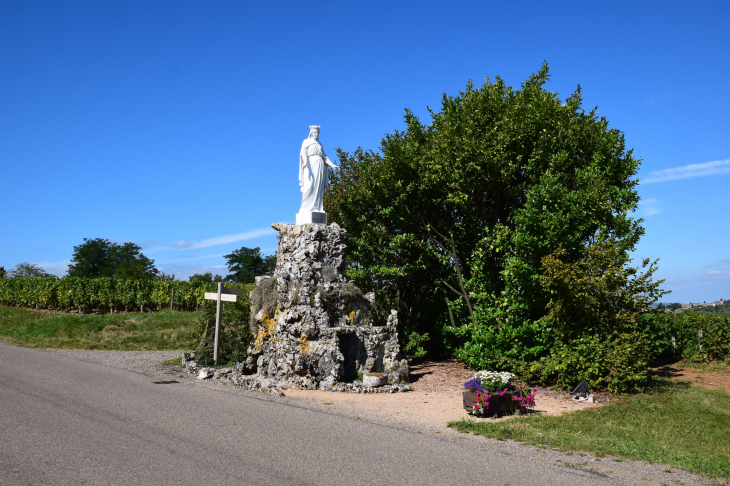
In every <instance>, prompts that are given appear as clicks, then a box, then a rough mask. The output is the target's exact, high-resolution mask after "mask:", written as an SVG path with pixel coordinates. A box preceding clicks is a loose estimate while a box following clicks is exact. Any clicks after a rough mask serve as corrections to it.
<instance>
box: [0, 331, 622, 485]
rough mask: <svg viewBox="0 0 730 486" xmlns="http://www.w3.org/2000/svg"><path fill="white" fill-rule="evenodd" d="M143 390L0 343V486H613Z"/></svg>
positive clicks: (206, 397) (108, 370)
mask: <svg viewBox="0 0 730 486" xmlns="http://www.w3.org/2000/svg"><path fill="white" fill-rule="evenodd" d="M169 379H171V378H168V380H169ZM154 381H161V380H160V378H159V377H151V376H146V375H144V374H140V373H135V372H132V371H126V370H121V369H117V368H112V367H108V366H103V365H99V364H95V363H90V362H86V361H81V360H77V359H73V358H69V357H66V356H63V355H60V354H58V353H53V352H49V351H43V350H35V349H25V348H17V347H13V346H8V345H5V344H0V485H13V486H18V485H26V484H33V485H36V484H62V485H69V484H102V485H112V484H125V485H126V484H144V485H167V484H191V485H192V484H194V485H214V484H236V485H248V484H252V485H274V484H275V485H277V486H281V485H300V484H302V485H305V484H306V485H309V484H312V485H318V486H323V485H329V484H338V485H339V484H347V485H350V484H418V485H431V484H469V485H471V484H490V485H502V484H510V485H524V484H528V485H552V484H561V485H562V484H566V485H567V484H571V485H573V484H576V483H582V484H591V485H603V484H617V483H616V479H611V478H608V477H606V476H603V475H600V474H595V473H591V472H589V471H583V470H577V469H573V468H569V467H564V466H556V465H551V464H546V463H545V462H543V461H532V460H530V459H529V457H524V456H515V455H510V454H507V453H504V452H492V451H486V450H481V449H478V448H475V447H473V446H469V445H463V444H459V443H457V442H454V441H449V440H443V439H439V438H436V437H432V436H428V435H424V434H417V433H413V432H409V431H404V430H399V429H395V428H389V427H384V426H381V425H376V424H371V423H367V422H363V421H360V420H353V419H349V418H343V417H339V416H334V415H329V414H326V413H322V412H317V411H314V410H308V409H303V408H298V407H294V406H291V405H286V404H282V403H277V402H276V401H272V400H268V399H262V398H261V397H257V394H255V393H250V394H240V393H225V392H221V391H217V390H215V389H214V387H205V386H195V385H190V384H155V383H154Z"/></svg>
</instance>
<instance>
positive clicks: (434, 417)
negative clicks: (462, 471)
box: [285, 360, 610, 430]
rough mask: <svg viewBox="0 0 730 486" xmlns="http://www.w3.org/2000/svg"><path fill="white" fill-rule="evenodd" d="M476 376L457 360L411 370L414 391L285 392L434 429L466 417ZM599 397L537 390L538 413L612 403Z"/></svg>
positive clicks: (345, 410)
mask: <svg viewBox="0 0 730 486" xmlns="http://www.w3.org/2000/svg"><path fill="white" fill-rule="evenodd" d="M473 377H474V371H472V370H468V369H466V368H465V367H464V365H462V364H461V363H458V362H457V361H454V360H449V361H438V362H434V361H427V362H424V363H421V364H418V365H415V366H412V367H411V385H412V387H413V391H412V392H406V393H392V394H390V393H388V394H369V395H360V394H350V393H332V392H329V391H319V390H317V391H313V390H286V391H285V393H286V395H287V396H288V397H293V398H299V399H308V400H311V401H313V402H319V403H320V404H323V405H325V406H327V407H328V408H329V409H331V411H332V412H334V413H337V414H341V415H347V416H358V417H362V418H363V419H365V418H370V419H377V418H383V419H385V418H389V419H391V420H393V419H395V420H396V421H399V422H410V423H411V424H414V425H416V424H417V425H418V426H420V427H422V428H424V429H426V430H434V429H439V428H442V427H444V426H446V424H447V423H448V422H450V421H452V420H459V419H461V418H464V417H467V413H466V411H465V410H464V408H463V405H462V391H463V387H462V385H463V383H464V382H465V381H467V380H469V379H471V378H473ZM596 398H597V399H598V403H594V404H590V403H585V402H573V401H572V400H571V399H570V397H569V396H567V395H566V394H559V393H556V392H555V391H552V390H548V389H538V390H537V393H536V396H535V402H536V406H535V411H536V412H538V413H544V414H548V415H560V414H562V413H565V412H572V411H574V410H580V409H584V408H588V407H599V406H601V405H605V404H606V403H607V400H610V397H608V396H599V395H596ZM507 418H508V417H505V418H500V419H495V418H487V419H479V420H506V419H507Z"/></svg>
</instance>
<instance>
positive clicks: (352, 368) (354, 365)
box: [337, 333, 360, 380]
mask: <svg viewBox="0 0 730 486" xmlns="http://www.w3.org/2000/svg"><path fill="white" fill-rule="evenodd" d="M337 340H338V341H339V347H340V353H342V356H343V358H344V359H343V360H342V378H344V379H345V380H349V379H351V378H354V377H355V376H356V375H357V370H358V368H359V366H358V365H359V363H358V356H359V354H360V352H359V351H360V340H359V339H358V338H357V334H355V333H347V334H339V335H338V336H337Z"/></svg>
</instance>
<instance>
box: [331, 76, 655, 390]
mask: <svg viewBox="0 0 730 486" xmlns="http://www.w3.org/2000/svg"><path fill="white" fill-rule="evenodd" d="M549 77H550V76H549V72H548V67H547V65H544V66H543V68H542V69H540V70H539V71H538V72H537V73H535V74H533V75H532V76H530V77H529V78H528V79H527V80H526V81H525V82H524V83H523V84H522V86H521V87H519V88H514V87H511V86H508V85H507V84H506V83H505V82H504V81H503V80H502V79H500V78H496V79H495V80H494V81H490V80H486V81H485V83H484V84H483V85H482V86H481V87H475V86H474V84H473V83H472V82H469V83H468V84H467V87H466V89H465V90H464V91H461V92H459V93H458V95H457V96H447V95H444V96H443V97H442V100H441V107H440V111H435V110H434V111H431V112H430V114H431V118H432V119H431V120H429V122H427V123H424V122H422V121H421V120H419V119H418V118H416V116H415V115H414V114H413V113H412V112H410V111H406V114H405V127H404V130H402V131H401V130H397V131H395V132H393V133H391V134H388V135H386V136H385V137H384V138H383V140H382V143H381V147H380V149H381V154H376V153H374V152H372V151H363V150H361V149H358V150H356V151H355V152H354V153H353V154H352V155H350V154H348V153H345V152H342V151H340V152H339V156H340V167H341V170H340V171H338V172H337V173H333V174H331V176H332V178H331V182H332V183H331V187H330V190H328V194H327V195H325V201H324V203H325V207H326V210H327V212H328V213H329V214H330V217H331V220H332V221H336V222H337V223H338V224H340V225H342V226H343V227H345V228H347V230H348V236H347V245H348V251H349V254H348V261H349V267H348V270H347V276H348V278H350V279H352V280H354V282H355V283H356V284H357V285H358V286H359V287H360V288H362V289H363V290H364V291H366V292H367V291H374V292H376V297H377V299H376V302H377V305H376V313H382V309H381V308H378V306H385V309H386V310H389V309H390V308H395V309H397V310H398V312H399V322H400V323H401V329H400V336H403V337H405V338H410V337H411V336H413V337H417V336H423V335H426V334H428V335H429V337H430V338H431V342H432V343H434V344H437V343H438V344H440V342H443V343H445V344H446V346H447V348H448V349H449V350H450V351H451V353H452V354H453V355H455V356H456V357H457V358H458V359H459V360H460V361H462V362H464V363H465V364H467V365H469V366H471V367H474V368H477V369H491V370H497V371H513V372H519V373H520V374H523V375H526V376H523V378H525V377H527V376H530V377H532V378H533V379H536V380H540V381H544V382H553V383H555V382H558V383H561V384H565V385H573V384H574V383H571V382H572V381H574V380H577V379H583V378H584V377H585V378H586V379H589V382H591V385H592V386H594V387H597V388H599V387H600V388H609V389H611V390H614V391H623V390H633V389H638V388H640V387H641V383H642V382H643V381H644V379H645V378H646V365H647V363H648V360H650V359H651V357H652V356H653V354H654V353H655V352H656V348H655V347H654V346H653V345H652V339H653V337H652V334H651V332H649V331H647V330H646V329H644V328H643V327H642V323H641V319H640V315H641V314H642V313H643V311H644V310H645V309H646V307H647V305H648V304H650V303H653V302H655V301H656V300H657V298H658V297H661V295H662V292H661V290H659V289H658V287H657V286H658V284H660V283H661V282H653V281H652V279H651V278H652V273H653V272H654V270H655V263H656V262H654V263H650V262H648V261H645V262H644V263H643V264H642V265H641V266H640V268H632V267H630V266H628V264H629V262H630V258H629V255H630V254H631V252H633V251H634V250H635V248H636V245H637V243H638V242H639V240H640V238H641V236H642V235H643V233H644V228H643V227H642V226H641V223H642V220H641V219H638V218H635V217H634V214H633V212H634V211H635V210H636V207H637V204H638V202H639V200H640V198H639V195H638V191H637V190H636V187H637V184H638V181H637V179H636V177H635V176H636V174H637V171H638V168H639V166H640V159H639V158H637V157H635V156H634V155H633V153H632V151H631V150H630V149H627V148H626V145H625V138H624V135H623V133H622V132H621V131H620V130H618V129H616V128H613V127H610V126H609V122H608V120H606V119H605V118H601V117H599V116H598V115H597V108H596V109H594V110H592V111H586V110H585V109H584V108H583V107H582V96H581V92H580V88H578V89H577V90H576V91H575V92H574V93H573V94H572V95H570V96H568V97H567V98H565V99H560V98H559V97H558V95H557V94H556V93H553V92H550V91H548V90H547V89H545V84H546V83H547V81H548V80H549ZM642 269H643V270H642ZM642 271H643V273H642ZM410 342H413V343H414V344H412V345H411V346H412V347H414V348H415V349H416V350H418V349H419V348H422V349H423V350H424V351H425V350H427V349H428V347H427V346H422V345H420V343H417V342H416V341H415V340H411V341H407V345H408V344H409V343H410ZM438 347H439V346H438V345H436V346H434V348H438ZM583 375H585V376H583Z"/></svg>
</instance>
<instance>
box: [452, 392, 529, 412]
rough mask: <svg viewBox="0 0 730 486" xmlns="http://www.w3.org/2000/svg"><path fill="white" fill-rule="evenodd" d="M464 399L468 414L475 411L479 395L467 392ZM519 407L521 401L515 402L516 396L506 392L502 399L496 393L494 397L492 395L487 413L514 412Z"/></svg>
mask: <svg viewBox="0 0 730 486" xmlns="http://www.w3.org/2000/svg"><path fill="white" fill-rule="evenodd" d="M482 396H483V395H482ZM462 397H463V400H464V410H466V411H467V412H472V411H474V405H476V404H477V394H476V393H472V392H466V391H465V392H462ZM519 407H520V401H519V400H514V394H513V393H512V392H504V394H503V395H502V396H501V397H500V396H499V393H495V394H493V395H491V394H490V397H489V408H488V409H487V413H489V414H492V413H497V412H513V411H515V410H516V409H517V408H519Z"/></svg>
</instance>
